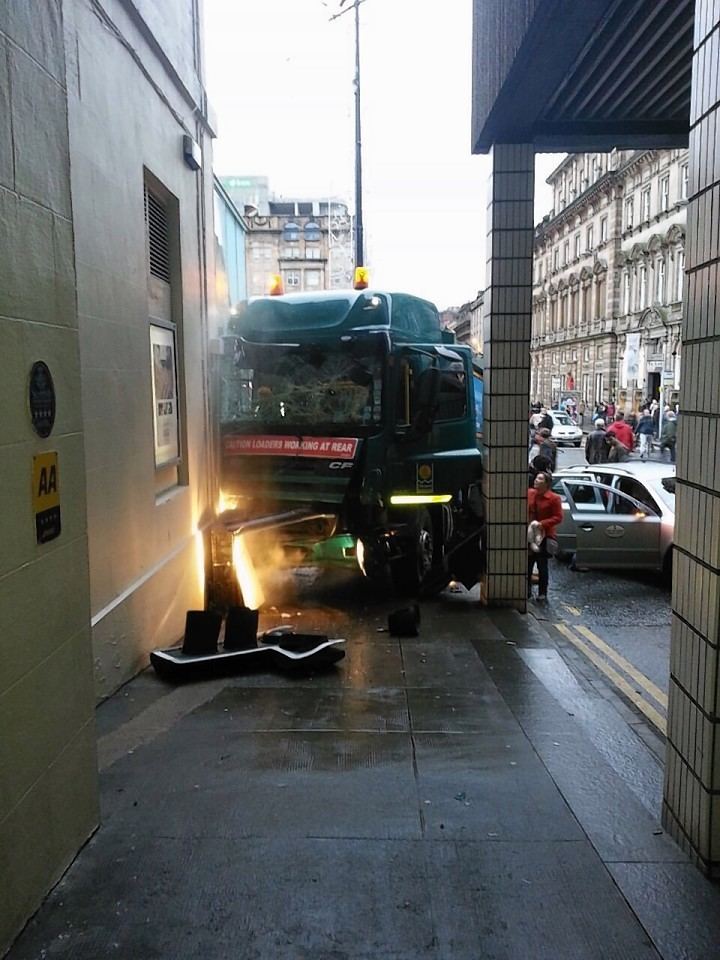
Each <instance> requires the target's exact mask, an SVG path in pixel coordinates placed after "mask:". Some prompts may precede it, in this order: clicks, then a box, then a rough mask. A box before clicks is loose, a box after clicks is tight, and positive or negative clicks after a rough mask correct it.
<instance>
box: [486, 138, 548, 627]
mask: <svg viewBox="0 0 720 960" xmlns="http://www.w3.org/2000/svg"><path fill="white" fill-rule="evenodd" d="M491 161H492V173H491V174H490V190H489V202H488V208H487V211H488V213H487V228H488V233H487V257H488V259H487V273H486V277H487V291H486V297H485V314H484V334H485V336H484V342H485V414H484V421H485V424H484V437H485V457H484V478H483V497H484V500H485V511H486V513H485V515H486V519H487V570H486V573H485V575H484V577H483V582H482V585H481V587H482V592H481V596H482V600H483V602H485V603H488V604H490V605H492V606H510V607H515V608H517V609H518V610H524V609H525V606H526V602H527V601H526V597H527V589H526V588H527V583H526V578H527V539H526V530H527V438H528V426H527V424H528V415H529V408H528V397H529V388H530V332H531V322H532V313H531V309H532V305H531V299H532V262H533V261H532V252H533V237H534V224H533V193H534V186H535V182H534V177H535V174H534V153H533V148H532V146H530V145H527V144H523V145H517V144H498V145H496V146H495V147H493V150H492V154H491Z"/></svg>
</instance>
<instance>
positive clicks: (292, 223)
mask: <svg viewBox="0 0 720 960" xmlns="http://www.w3.org/2000/svg"><path fill="white" fill-rule="evenodd" d="M220 179H221V183H222V185H223V187H225V189H226V191H227V192H228V194H229V196H230V197H231V198H232V199H233V201H234V202H235V204H236V206H237V205H238V203H239V202H240V201H242V202H243V205H242V206H240V207H239V209H240V211H241V212H242V213H243V215H244V217H245V221H246V223H247V227H248V234H247V293H248V296H251V297H252V296H261V295H263V294H265V293H267V291H268V287H269V283H270V280H271V277H272V275H273V274H279V275H280V276H281V277H282V279H283V284H284V287H285V292H286V293H293V292H299V291H301V290H307V291H312V290H335V289H343V288H348V287H350V286H352V277H353V266H354V262H353V250H352V217H351V215H350V213H349V211H348V206H347V204H346V203H345V202H344V201H342V200H332V199H330V200H308V199H269V191H268V187H267V181H266V180H265V179H264V178H262V177H240V176H233V177H221V178H220ZM246 198H250V199H249V200H247V199H246Z"/></svg>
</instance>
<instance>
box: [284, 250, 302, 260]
mask: <svg viewBox="0 0 720 960" xmlns="http://www.w3.org/2000/svg"><path fill="white" fill-rule="evenodd" d="M280 256H281V258H282V259H283V260H299V259H300V247H283V248H282V251H281V253H280Z"/></svg>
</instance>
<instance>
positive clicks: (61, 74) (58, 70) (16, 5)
mask: <svg viewBox="0 0 720 960" xmlns="http://www.w3.org/2000/svg"><path fill="white" fill-rule="evenodd" d="M30 8H31V5H30V4H29V3H28V0H3V2H2V3H1V4H0V33H6V34H7V35H8V36H9V37H12V40H13V44H17V46H19V47H21V48H22V49H23V50H25V51H26V52H27V53H29V54H30V56H31V57H32V58H33V59H34V60H37V62H38V63H41V64H42V65H43V67H44V68H45V69H46V70H47V71H48V73H51V74H52V75H53V77H55V79H56V80H59V81H60V82H61V83H64V81H65V60H64V57H63V36H62V19H61V15H60V0H43V2H42V4H37V3H33V4H32V15H30V16H29V15H28V13H29V11H30Z"/></svg>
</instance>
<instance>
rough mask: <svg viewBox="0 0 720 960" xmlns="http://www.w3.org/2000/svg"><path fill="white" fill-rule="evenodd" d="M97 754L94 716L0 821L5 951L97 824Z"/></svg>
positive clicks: (0, 918)
mask: <svg viewBox="0 0 720 960" xmlns="http://www.w3.org/2000/svg"><path fill="white" fill-rule="evenodd" d="M95 757H96V753H95V721H94V718H91V719H89V720H88V721H87V722H86V723H85V725H84V726H83V727H81V728H80V729H79V730H78V731H77V732H76V733H75V735H74V736H73V738H72V739H70V740H69V741H68V742H67V743H66V745H65V746H64V749H63V750H62V752H61V753H60V754H59V755H58V757H57V758H56V759H55V761H54V763H52V765H51V766H50V767H49V768H47V769H46V770H45V771H44V772H43V774H42V776H41V777H40V778H39V779H38V780H37V781H36V782H35V783H34V784H33V785H32V787H31V789H30V790H29V791H28V793H27V794H26V795H25V796H24V797H23V802H22V803H20V804H17V806H15V807H14V809H13V810H12V812H11V813H10V815H9V816H8V817H6V819H5V820H2V821H0V883H2V884H3V886H2V889H3V891H5V892H6V893H7V892H8V891H10V892H11V896H7V895H3V896H2V897H0V950H2V949H3V947H4V945H6V944H9V942H10V940H11V938H12V937H14V936H15V935H16V934H17V933H19V932H20V930H21V929H22V926H23V924H24V923H25V921H26V920H27V918H28V917H29V916H31V915H32V914H33V913H34V912H35V910H36V909H37V908H38V907H39V906H40V903H41V902H42V899H43V897H44V896H45V893H46V892H47V890H48V889H49V888H50V887H51V886H52V884H54V883H55V882H56V881H57V880H59V879H60V877H61V876H62V874H63V873H64V871H65V870H66V869H67V867H68V866H69V865H70V863H71V862H72V860H73V858H74V857H75V854H76V853H77V851H78V849H79V848H80V847H81V846H82V844H83V843H84V842H85V840H86V839H87V837H88V835H89V834H90V833H91V832H92V830H93V828H94V826H95V825H96V824H97V822H98V817H99V810H98V805H97V789H96V779H97V772H96V768H97V764H96V760H95ZM39 826H40V827H41V828H42V842H39V840H38V828H39Z"/></svg>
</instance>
